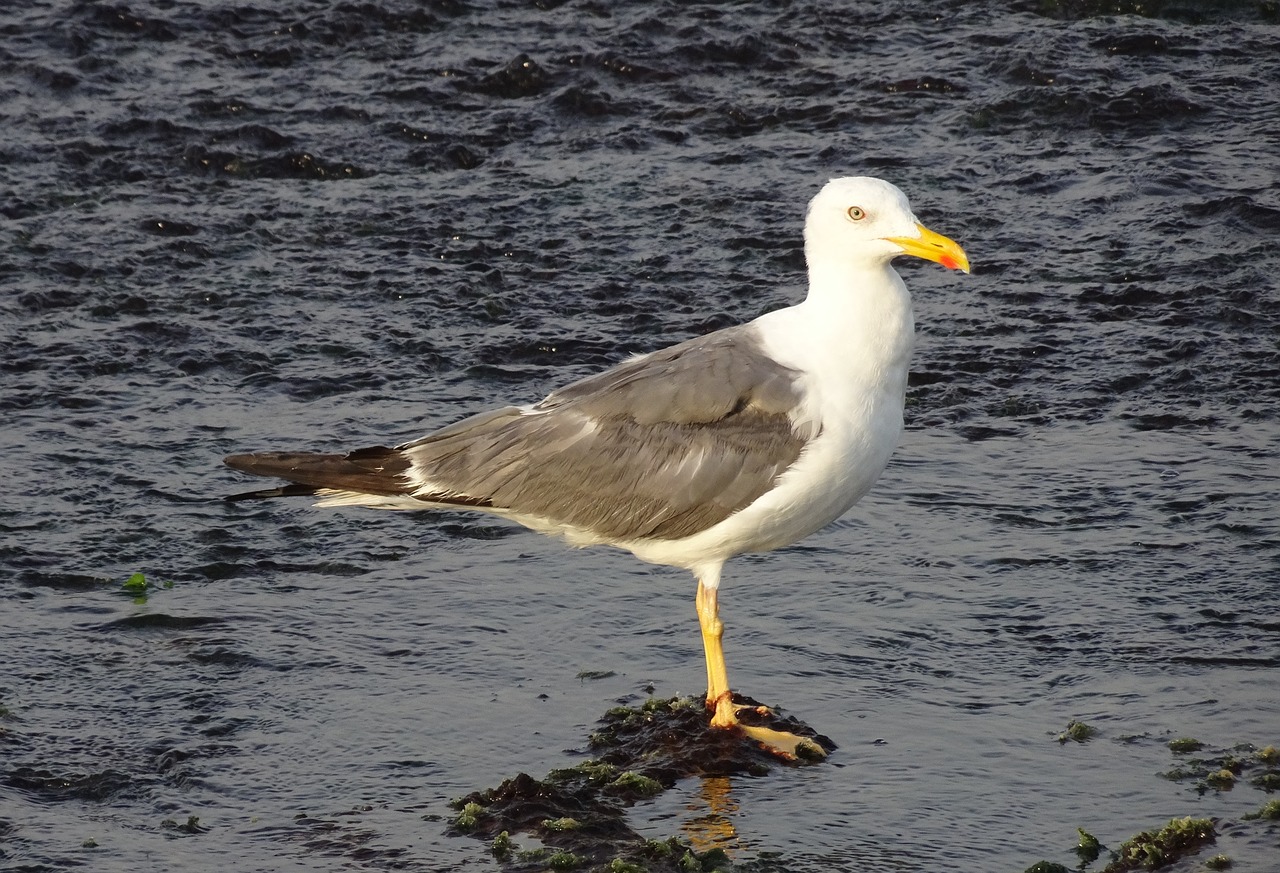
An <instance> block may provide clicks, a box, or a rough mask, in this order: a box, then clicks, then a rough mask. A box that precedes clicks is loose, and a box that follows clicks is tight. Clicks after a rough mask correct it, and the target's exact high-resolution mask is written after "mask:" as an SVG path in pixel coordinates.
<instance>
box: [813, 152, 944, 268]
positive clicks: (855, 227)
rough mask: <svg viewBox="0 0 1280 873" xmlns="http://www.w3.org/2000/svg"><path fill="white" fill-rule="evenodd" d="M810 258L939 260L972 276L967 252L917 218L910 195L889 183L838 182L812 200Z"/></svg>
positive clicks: (862, 179)
mask: <svg viewBox="0 0 1280 873" xmlns="http://www.w3.org/2000/svg"><path fill="white" fill-rule="evenodd" d="M804 247H805V256H806V257H807V258H808V260H809V263H810V264H814V263H815V262H817V261H821V260H831V259H835V260H840V261H846V262H856V263H867V262H871V263H880V264H888V263H889V261H891V260H893V259H894V258H896V257H897V256H898V255H913V256H915V257H917V258H924V259H925V260H927V261H936V262H937V263H939V264H942V266H944V267H946V268H948V269H951V270H963V271H964V272H966V273H967V272H969V258H968V256H967V255H966V254H965V253H964V249H962V248H960V246H959V245H958V244H957V243H955V242H953V241H952V240H950V239H947V238H946V237H945V236H942V235H941V234H938V233H934V232H933V231H931V230H929V229H928V228H927V227H925V226H924V225H923V224H921V223H920V222H919V221H917V220H916V217H915V215H914V214H913V213H912V211H911V204H910V203H908V202H907V196H906V195H905V194H903V193H902V192H901V191H899V190H898V189H897V188H896V187H894V186H893V185H890V184H889V183H888V182H886V181H884V180H883V179H875V178H872V177H871V176H849V177H846V178H843V179H832V180H831V181H830V182H828V183H827V184H826V185H825V186H824V187H823V189H822V190H821V191H819V192H818V195H817V196H816V197H814V198H813V200H812V201H810V202H809V216H808V218H807V219H806V220H805V225H804Z"/></svg>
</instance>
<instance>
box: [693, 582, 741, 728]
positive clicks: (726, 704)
mask: <svg viewBox="0 0 1280 873" xmlns="http://www.w3.org/2000/svg"><path fill="white" fill-rule="evenodd" d="M696 603H697V606H698V623H699V624H700V625H702V648H703V651H704V652H705V653H706V656H707V709H710V710H714V711H715V715H713V716H712V717H711V726H712V727H718V728H727V727H733V726H734V725H736V724H737V723H738V711H737V710H736V709H735V708H734V706H733V701H732V700H731V699H730V696H729V674H728V670H727V669H726V668H725V666H724V647H723V646H722V645H721V643H720V640H721V638H722V637H723V636H724V624H723V622H721V621H720V608H719V601H718V598H717V595H716V589H715V588H708V587H707V586H706V585H704V584H703V582H702V579H701V578H700V579H698V597H697V601H696Z"/></svg>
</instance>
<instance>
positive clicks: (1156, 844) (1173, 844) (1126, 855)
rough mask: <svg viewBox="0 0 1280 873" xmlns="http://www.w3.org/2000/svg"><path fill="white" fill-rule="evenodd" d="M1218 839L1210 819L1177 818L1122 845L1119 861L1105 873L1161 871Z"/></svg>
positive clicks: (1104, 871) (1103, 870)
mask: <svg viewBox="0 0 1280 873" xmlns="http://www.w3.org/2000/svg"><path fill="white" fill-rule="evenodd" d="M1217 837H1218V835H1217V832H1216V831H1215V830H1214V826H1213V822H1212V821H1211V820H1209V819H1207V818H1191V817H1190V816H1187V817H1186V818H1175V819H1173V820H1171V821H1170V822H1169V823H1168V824H1167V825H1165V826H1164V827H1162V828H1161V829H1160V830H1158V831H1143V832H1142V833H1140V834H1137V835H1136V836H1133V837H1130V838H1129V839H1128V840H1125V841H1124V842H1123V843H1121V844H1120V848H1119V849H1117V850H1116V858H1115V859H1114V860H1113V861H1112V862H1111V863H1110V864H1108V865H1107V866H1106V867H1104V868H1103V869H1102V873H1125V871H1129V870H1158V869H1160V868H1161V867H1167V866H1169V865H1170V864H1172V863H1173V862H1175V861H1177V860H1178V859H1179V858H1182V857H1185V856H1186V855H1193V854H1195V853H1196V852H1198V851H1200V849H1202V848H1203V847H1204V846H1206V845H1208V844H1209V843H1212V842H1214V841H1215V840H1216V839H1217Z"/></svg>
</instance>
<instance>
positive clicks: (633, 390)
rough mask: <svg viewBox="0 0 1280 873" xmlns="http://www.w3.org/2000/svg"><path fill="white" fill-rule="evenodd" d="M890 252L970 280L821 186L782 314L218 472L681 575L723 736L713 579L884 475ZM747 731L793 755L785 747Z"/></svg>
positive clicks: (902, 386) (897, 372) (890, 221)
mask: <svg viewBox="0 0 1280 873" xmlns="http://www.w3.org/2000/svg"><path fill="white" fill-rule="evenodd" d="M901 254H911V255H916V256H918V257H924V258H927V259H929V260H934V261H938V262H940V263H942V264H944V265H945V266H948V267H953V268H959V269H964V270H965V271H966V272H967V270H968V261H967V259H966V258H965V255H964V252H963V251H962V250H961V249H960V247H959V246H957V245H956V244H955V243H954V242H952V241H951V240H948V239H946V238H945V237H941V236H938V235H937V234H934V233H932V232H931V231H928V230H926V229H925V228H924V227H922V226H921V225H920V224H919V223H918V222H917V221H916V219H915V216H914V215H913V214H912V212H911V208H910V206H909V205H908V203H907V200H906V198H905V197H904V196H903V195H902V193H901V192H900V191H899V190H898V189H897V188H895V187H893V186H892V185H890V184H889V183H887V182H883V181H881V180H878V179H870V178H866V177H858V178H849V179H836V180H833V181H831V182H830V183H828V184H827V186H826V187H825V188H823V190H822V191H821V192H820V193H819V194H818V195H817V196H816V197H815V198H814V199H813V201H812V202H811V204H810V207H809V214H808V218H807V220H806V224H805V256H806V260H807V262H808V268H809V293H808V296H807V297H806V298H805V300H804V301H803V302H801V303H799V304H797V305H795V306H791V307H787V308H785V309H780V310H777V311H774V312H770V313H768V314H766V315H764V316H761V317H760V318H758V319H756V320H755V321H752V322H750V323H748V324H744V325H739V326H737V327H731V328H727V329H725V330H721V331H717V332H715V333H712V334H709V335H707V336H705V337H700V338H698V339H694V340H690V341H688V342H684V343H681V344H679V345H677V346H672V347H671V348H668V349H664V350H661V351H658V352H653V353H651V354H648V355H642V356H640V357H637V358H633V359H632V360H629V361H626V362H624V363H622V364H619V365H617V366H616V367H613V368H612V369H610V370H607V371H605V372H603V373H600V374H598V375H596V376H592V377H588V378H586V379H583V380H581V381H579V382H575V383H573V384H571V385H569V386H567V387H565V388H563V389H561V390H559V391H556V392H553V393H552V394H551V395H549V396H548V397H547V398H546V399H544V400H542V401H540V402H538V403H535V404H531V405H528V406H522V407H507V408H505V409H498V410H494V411H492V412H488V413H482V414H480V415H477V416H474V417H472V418H468V419H464V420H463V421H460V422H458V423H456V424H453V425H450V426H448V427H446V428H443V429H442V430H439V431H436V432H435V433H432V434H428V435H427V436H425V437H422V438H421V439H418V440H415V441H413V442H409V443H405V444H403V445H400V446H397V447H396V448H384V447H376V448H373V449H362V450H360V451H357V452H352V453H351V454H349V455H317V454H292V453H271V454H258V455H235V456H232V457H230V458H228V459H227V463H228V464H230V465H231V466H233V467H235V468H237V469H241V470H245V471H247V472H251V473H257V474H260V475H268V476H277V477H280V478H283V479H286V480H289V481H290V482H292V483H294V484H293V485H291V486H288V487H285V488H280V489H273V490H270V491H260V492H254V493H252V494H249V495H240V496H243V497H270V496H287V495H292V494H314V495H317V496H319V497H320V498H321V499H320V501H319V505H329V506H333V505H364V506H373V507H378V508H388V509H431V508H437V509H439V508H450V509H458V508H467V509H476V510H480V511H484V512H489V513H492V514H495V515H500V516H503V517H506V518H510V519H512V520H514V521H517V522H519V523H520V524H523V525H525V526H526V527H530V528H532V529H534V530H537V531H540V532H543V533H548V534H554V535H560V536H563V537H564V538H566V539H567V540H568V541H569V542H571V543H573V544H575V545H596V544H609V545H614V546H617V547H619V548H623V549H627V550H628V551H630V552H632V553H633V554H635V555H636V556H637V557H638V558H640V559H641V560H644V561H649V562H652V563H655V564H664V565H668V566H673V567H683V568H685V569H687V570H690V571H692V572H693V574H694V575H695V576H696V577H697V579H698V598H697V605H698V614H699V619H700V622H701V624H702V632H703V642H704V645H705V648H706V654H707V672H708V693H707V704H708V707H709V708H711V709H713V710H714V711H715V714H714V716H713V718H712V724H713V725H715V726H718V727H729V726H733V725H735V724H736V710H735V709H734V707H733V704H732V703H731V701H730V693H729V686H728V680H727V677H726V674H725V669H724V658H723V652H722V650H721V647H720V637H721V632H722V629H721V625H720V621H719V618H718V614H717V591H718V587H719V583H720V573H721V569H722V568H723V566H724V563H725V562H726V561H727V560H728V559H729V558H732V557H733V556H735V555H739V554H742V553H744V552H763V551H770V550H772V549H776V548H780V547H782V546H785V545H788V544H790V543H793V542H795V541H796V540H798V539H801V538H802V537H805V536H807V535H808V534H810V533H813V532H814V531H816V530H818V529H819V528H821V527H823V526H825V525H826V524H827V523H829V522H831V521H832V520H834V519H836V518H838V517H839V516H840V515H841V514H843V513H844V512H845V511H846V510H847V509H849V507H851V506H852V505H853V504H854V503H855V502H857V500H858V499H859V498H860V497H862V495H863V494H865V493H866V492H867V491H868V490H869V489H870V488H871V486H872V484H873V483H874V482H875V480H876V479H877V478H878V477H879V475H880V473H881V472H882V471H883V470H884V467H885V465H886V464H887V463H888V461H889V457H890V455H891V454H892V452H893V450H894V448H895V447H896V446H897V443H898V439H899V437H900V435H901V431H902V407H903V400H904V395H905V392H906V383H907V367H908V363H909V359H910V355H911V346H912V339H913V333H914V324H913V318H912V312H911V296H910V294H909V293H908V291H907V288H906V285H905V284H904V283H903V281H902V279H901V277H899V275H898V274H897V272H896V271H894V270H893V268H892V267H891V266H890V261H891V260H892V259H893V258H894V257H896V256H898V255H901ZM748 732H749V733H752V735H753V736H757V737H758V738H760V739H763V740H765V741H766V742H770V743H771V744H772V745H775V746H778V747H780V748H782V749H783V750H784V751H789V752H790V751H794V749H795V743H794V738H790V739H786V738H780V737H778V736H776V735H765V734H768V733H769V732H764V731H762V730H761V729H749V730H748Z"/></svg>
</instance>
